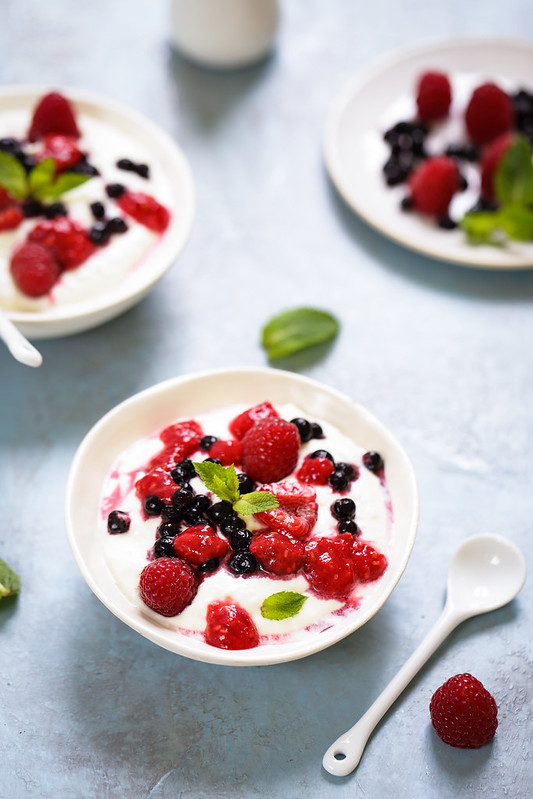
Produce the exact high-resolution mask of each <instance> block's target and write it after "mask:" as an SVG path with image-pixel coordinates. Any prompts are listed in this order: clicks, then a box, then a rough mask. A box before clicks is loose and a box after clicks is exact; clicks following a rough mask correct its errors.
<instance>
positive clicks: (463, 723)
mask: <svg viewBox="0 0 533 799" xmlns="http://www.w3.org/2000/svg"><path fill="white" fill-rule="evenodd" d="M429 712H430V715H431V722H432V724H433V727H434V728H435V731H436V733H437V735H438V736H439V738H441V739H442V740H443V741H444V743H447V744H450V746H457V747H459V748H461V749H477V748H478V747H480V746H483V745H484V744H486V743H487V742H488V741H490V740H491V739H492V738H493V737H494V733H495V732H496V728H497V727H498V708H497V706H496V702H495V701H494V697H493V696H492V695H491V694H490V693H489V692H488V691H487V689H486V688H485V687H484V685H483V684H482V683H481V682H480V681H479V680H477V679H476V678H475V677H472V675H471V674H468V673H466V674H456V675H455V677H450V679H449V680H446V682H445V683H444V684H443V685H441V686H440V688H437V690H436V691H435V693H434V694H433V696H432V698H431V702H430V705H429Z"/></svg>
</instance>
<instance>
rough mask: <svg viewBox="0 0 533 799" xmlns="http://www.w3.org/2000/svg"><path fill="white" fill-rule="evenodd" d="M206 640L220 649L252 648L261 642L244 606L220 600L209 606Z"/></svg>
mask: <svg viewBox="0 0 533 799" xmlns="http://www.w3.org/2000/svg"><path fill="white" fill-rule="evenodd" d="M205 640H206V642H207V643H208V644H210V645H211V646H216V647H218V648H219V649H252V648H253V647H254V646H257V645H258V644H259V633H258V632H257V627H256V626H255V624H254V622H253V619H252V617H251V616H250V614H249V613H248V612H247V611H246V610H244V608H242V607H240V605H237V604H236V603H235V602H232V601H230V600H226V601H220V600H218V601H216V602H211V604H210V605H208V607H207V624H206V628H205Z"/></svg>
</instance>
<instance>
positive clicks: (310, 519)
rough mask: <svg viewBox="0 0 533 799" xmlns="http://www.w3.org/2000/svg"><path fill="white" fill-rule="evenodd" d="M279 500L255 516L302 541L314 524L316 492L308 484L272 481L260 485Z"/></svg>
mask: <svg viewBox="0 0 533 799" xmlns="http://www.w3.org/2000/svg"><path fill="white" fill-rule="evenodd" d="M259 490H260V491H269V492H270V493H271V494H274V496H275V497H276V499H277V500H278V502H279V507H277V508H273V509H272V510H265V511H262V512H261V513H256V514H255V518H256V519H258V520H259V521H260V522H263V524H265V525H267V526H268V527H270V529H271V530H277V531H278V532H280V533H286V534H287V535H291V536H293V538H298V539H299V540H300V541H303V540H304V539H305V538H307V536H308V535H309V533H310V532H311V530H312V529H313V527H314V526H315V524H316V520H317V517H318V505H317V501H316V494H315V492H314V491H313V489H312V488H309V487H308V486H303V485H298V484H297V483H273V484H270V485H269V484H265V485H263V486H261V488H260V489H259Z"/></svg>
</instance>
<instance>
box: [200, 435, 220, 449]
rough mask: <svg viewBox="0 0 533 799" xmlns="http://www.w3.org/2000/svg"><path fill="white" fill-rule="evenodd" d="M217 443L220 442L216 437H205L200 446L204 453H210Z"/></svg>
mask: <svg viewBox="0 0 533 799" xmlns="http://www.w3.org/2000/svg"><path fill="white" fill-rule="evenodd" d="M215 441H218V439H217V437H216V436H204V437H203V438H201V439H200V443H199V445H198V446H199V447H200V449H201V450H202V451H203V452H209V450H210V449H211V447H212V446H213V444H214V443H215Z"/></svg>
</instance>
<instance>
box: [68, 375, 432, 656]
mask: <svg viewBox="0 0 533 799" xmlns="http://www.w3.org/2000/svg"><path fill="white" fill-rule="evenodd" d="M265 399H268V400H270V401H271V402H273V403H286V402H290V403H294V404H295V405H297V406H299V407H300V408H301V409H302V410H303V411H304V412H305V413H306V414H307V415H308V416H309V417H311V418H312V417H315V418H322V419H324V420H326V421H329V422H331V423H332V424H335V425H336V426H337V427H338V428H340V430H341V431H342V432H343V433H345V434H346V435H348V436H350V437H351V438H353V439H354V441H356V442H357V443H358V444H359V445H360V446H362V447H364V448H365V449H368V450H371V449H372V450H377V451H379V452H380V453H381V454H382V456H383V457H384V459H385V463H386V478H387V483H388V487H389V490H390V495H391V500H392V505H393V509H394V518H395V530H394V535H393V543H392V549H391V551H390V553H389V567H388V569H387V571H386V572H385V574H384V576H383V577H382V579H381V580H380V582H379V583H378V584H377V585H376V589H375V590H374V591H373V592H371V593H369V594H368V595H365V596H364V597H363V600H362V602H361V605H360V607H359V608H358V609H357V610H355V611H354V612H352V613H351V614H349V615H348V616H346V617H345V618H344V619H343V620H342V621H341V622H340V623H339V624H336V625H335V626H334V627H332V628H330V629H328V630H326V631H324V632H321V633H317V634H316V635H310V636H309V638H308V639H307V640H305V641H303V642H302V641H298V642H293V643H279V644H268V645H261V646H259V647H256V648H254V649H247V650H240V651H227V650H223V649H217V648H215V647H212V646H209V645H208V644H206V643H204V642H203V641H199V640H195V639H193V638H189V637H186V636H183V635H180V634H177V633H175V632H173V631H172V630H170V629H169V628H166V627H163V626H160V625H158V624H157V623H156V622H154V621H153V620H152V619H150V618H148V616H147V614H145V613H143V609H142V607H137V606H135V605H134V604H132V602H130V601H129V600H128V599H126V597H125V596H124V594H123V593H122V592H121V591H120V589H119V588H118V586H117V584H116V583H115V581H114V579H113V576H112V574H111V572H110V570H109V568H108V566H107V564H106V562H105V560H104V555H103V551H102V548H101V547H99V546H98V543H97V542H98V536H97V535H96V528H97V526H98V521H99V503H100V495H101V490H102V484H103V482H104V478H105V477H106V475H107V474H108V472H109V470H110V468H111V466H112V464H113V462H114V461H115V459H116V458H117V457H118V455H119V454H120V453H121V452H122V451H123V450H124V449H126V448H127V447H128V446H129V445H130V444H132V443H134V442H135V441H137V440H138V439H140V438H143V437H144V436H147V435H149V434H150V433H153V432H155V431H156V430H159V429H160V428H162V427H164V426H166V425H168V424H170V423H171V422H173V421H175V420H176V419H178V418H179V417H183V416H194V415H196V414H197V413H200V412H205V411H208V410H210V409H213V408H217V407H222V406H225V405H229V404H232V403H238V402H244V403H249V404H250V405H253V404H255V403H258V402H261V401H263V400H265ZM417 523H418V489H417V483H416V478H415V474H414V471H413V467H412V465H411V463H410V461H409V458H408V456H407V455H406V453H405V452H404V450H403V449H402V447H401V446H400V444H399V443H398V442H397V441H396V439H395V438H394V437H393V436H392V435H391V433H390V432H389V431H388V430H387V429H386V428H385V427H384V426H383V425H382V424H381V422H379V421H378V420H377V419H376V418H375V417H374V416H372V415H371V414H370V413H369V412H368V411H367V410H365V409H364V408H363V407H361V406H360V405H358V404H356V403H355V402H353V401H352V400H351V399H350V398H349V397H347V396H345V395H344V394H340V393H339V392H338V391H335V390H334V389H331V388H328V387H327V386H325V385H322V384H320V383H317V382H316V381H314V380H310V379H309V378H305V377H301V376H299V375H296V374H293V373H290V372H283V371H279V370H275V369H269V368H244V369H223V370H216V371H211V372H202V373H198V374H193V375H189V376H186V377H180V378H176V379H174V380H169V381H167V382H164V383H160V384H158V385H156V386H154V387H152V388H150V389H147V390H146V391H142V392H141V393H140V394H136V395H135V396H133V397H131V398H130V399H128V400H126V401H125V402H122V403H121V404H120V405H118V406H117V407H116V408H114V409H113V410H111V411H110V412H109V413H107V414H106V415H105V416H104V417H103V418H102V419H101V420H100V421H99V422H97V424H96V425H95V426H94V427H93V428H92V430H90V432H89V433H88V434H87V436H86V437H85V439H84V440H83V442H82V443H81V445H80V447H79V449H78V451H77V453H76V455H75V457H74V461H73V463H72V466H71V470H70V474H69V479H68V485H67V491H66V524H67V532H68V538H69V541H70V545H71V547H72V551H73V553H74V558H75V560H76V562H77V564H78V566H79V568H80V570H81V573H82V575H83V577H84V578H85V580H86V581H87V583H88V585H89V587H90V588H91V589H92V591H93V592H94V593H95V594H96V596H97V597H98V598H99V599H100V600H101V601H102V602H103V603H104V605H106V607H107V608H109V610H111V611H112V612H113V613H114V614H115V615H116V616H118V618H119V619H122V621H124V622H125V623H126V624H128V625H129V626H130V627H132V628H133V629H134V630H137V632H139V633H141V635H143V636H145V637H146V638H148V639H149V640H150V641H153V642H154V643H156V644H159V646H162V647H164V648H165V649H169V650H171V651H172V652H177V653H178V654H180V655H184V656H186V657H189V658H192V659H193V660H201V661H204V662H207V663H219V664H223V665H227V666H258V665H267V664H272V663H282V662H285V661H289V660H296V659H298V658H302V657H305V656H307V655H311V654H313V653H314V652H318V651H320V650H322V649H325V648H326V647H328V646H331V644H334V643H336V642H337V641H340V640H341V639H342V638H344V637H345V636H347V635H349V634H350V633H352V632H354V630H357V629H358V628H359V627H361V626H362V625H363V624H365V622H367V621H368V620H369V619H370V618H372V616H373V615H374V614H375V613H376V612H377V611H378V610H379V609H380V607H381V606H382V605H383V603H384V602H385V600H386V599H387V598H388V597H389V595H390V594H391V592H392V590H393V588H394V587H395V585H396V583H397V582H398V580H399V579H400V577H401V575H402V573H403V571H404V569H405V567H406V565H407V561H408V559H409V555H410V553H411V549H412V547H413V544H414V540H415V536H416V529H417Z"/></svg>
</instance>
